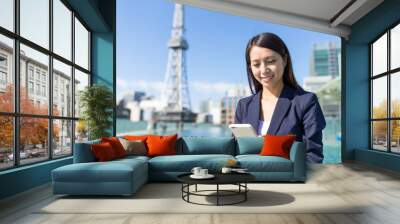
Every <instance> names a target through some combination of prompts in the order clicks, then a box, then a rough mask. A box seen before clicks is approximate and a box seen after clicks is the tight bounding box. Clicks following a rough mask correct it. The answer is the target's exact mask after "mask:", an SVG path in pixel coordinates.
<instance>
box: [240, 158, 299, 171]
mask: <svg viewBox="0 0 400 224" xmlns="http://www.w3.org/2000/svg"><path fill="white" fill-rule="evenodd" d="M236 159H237V160H238V161H239V165H240V167H242V168H247V169H248V171H249V172H292V171H293V163H292V161H290V160H288V159H285V158H283V157H279V156H260V155H238V156H236Z"/></svg>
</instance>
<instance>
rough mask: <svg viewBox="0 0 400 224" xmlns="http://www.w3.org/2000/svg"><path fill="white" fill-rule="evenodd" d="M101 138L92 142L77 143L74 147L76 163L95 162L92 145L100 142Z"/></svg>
mask: <svg viewBox="0 0 400 224" xmlns="http://www.w3.org/2000/svg"><path fill="white" fill-rule="evenodd" d="M98 143H100V140H94V141H90V142H83V143H75V147H74V148H75V149H74V163H87V162H94V161H96V158H95V157H94V155H93V153H92V150H91V148H90V145H92V144H98Z"/></svg>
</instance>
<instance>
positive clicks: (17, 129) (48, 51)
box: [0, 0, 92, 172]
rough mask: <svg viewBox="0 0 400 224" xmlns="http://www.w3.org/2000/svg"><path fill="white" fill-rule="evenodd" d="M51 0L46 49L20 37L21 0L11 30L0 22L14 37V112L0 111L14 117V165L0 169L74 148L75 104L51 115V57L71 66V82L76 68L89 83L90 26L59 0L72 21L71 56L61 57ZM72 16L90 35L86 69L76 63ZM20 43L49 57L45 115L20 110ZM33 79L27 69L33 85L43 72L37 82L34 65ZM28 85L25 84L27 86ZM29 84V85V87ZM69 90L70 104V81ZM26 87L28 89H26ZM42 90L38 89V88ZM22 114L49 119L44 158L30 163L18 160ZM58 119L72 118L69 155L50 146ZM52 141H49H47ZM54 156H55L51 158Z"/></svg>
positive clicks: (16, 4) (16, 3) (0, 30)
mask: <svg viewBox="0 0 400 224" xmlns="http://www.w3.org/2000/svg"><path fill="white" fill-rule="evenodd" d="M53 1H54V0H48V2H49V12H48V13H49V47H48V49H46V48H45V47H42V46H41V45H39V44H36V43H34V42H32V41H30V40H29V39H26V38H24V37H22V36H21V35H20V16H21V15H20V0H14V1H13V10H14V15H13V16H14V18H13V20H14V24H13V25H14V30H13V31H10V30H8V29H6V28H4V27H1V26H0V35H2V36H4V37H7V38H10V39H12V41H13V45H14V46H13V60H12V61H13V64H12V66H13V67H12V70H11V71H12V73H11V75H13V78H14V93H13V94H14V111H13V112H1V111H0V116H4V117H7V116H10V117H12V119H13V131H14V133H13V153H14V161H13V166H10V167H5V168H0V172H2V171H5V170H10V169H16V168H19V167H23V166H30V165H33V164H38V163H43V162H46V161H49V160H53V159H61V158H65V157H70V156H73V152H74V143H75V123H76V121H78V120H79V117H75V108H74V107H72V108H71V110H72V111H71V114H70V116H61V115H60V116H55V115H53V111H52V110H53V96H54V95H53V75H54V74H53V59H56V60H58V61H59V62H62V63H64V64H66V65H68V66H71V83H72V84H73V83H74V82H75V81H74V80H75V69H77V70H79V71H81V72H83V73H85V74H87V75H88V76H89V83H88V86H91V85H92V71H91V70H92V69H91V65H92V61H91V49H92V45H91V37H92V30H91V29H90V28H89V27H88V25H87V24H86V23H85V22H84V20H83V19H82V18H81V17H80V16H79V14H78V13H77V12H76V11H75V10H73V9H72V7H71V6H70V5H69V4H68V3H67V2H66V1H65V0H59V1H60V2H61V3H62V4H63V5H64V6H65V7H66V8H67V9H68V10H70V11H71V18H70V23H71V29H72V30H71V33H70V35H71V40H70V41H71V49H70V50H71V58H70V59H67V58H64V57H63V56H61V55H59V54H57V53H55V52H54V51H53V50H54V49H53V47H54V46H53V41H54V39H53V32H54V29H53V24H54V17H53V15H54V14H53V10H54V9H53ZM75 18H76V19H77V20H79V22H80V23H81V24H82V25H83V26H84V28H85V29H86V30H87V31H88V34H89V37H88V48H89V49H88V57H89V59H88V62H89V65H88V69H85V68H83V67H81V66H79V65H78V64H76V63H75V55H74V54H75V25H74V23H75ZM21 44H23V45H25V46H27V47H30V48H32V49H33V50H36V51H38V52H40V53H43V54H45V55H47V56H48V59H49V63H48V71H47V72H48V76H47V78H48V80H46V81H47V83H48V84H47V85H46V87H45V90H46V91H47V92H48V93H46V91H45V94H46V96H47V97H48V108H49V110H48V112H47V114H46V115H39V114H26V113H24V114H23V113H21V112H20V108H19V107H20V84H21V83H20V69H21V68H20V59H21V57H20V45H21ZM30 68H31V67H30V65H29V64H27V71H29V72H30V70H29V69H30ZM33 69H34V70H32V71H33V79H31V77H30V73H29V72H27V74H25V75H26V78H27V79H26V81H27V82H28V81H29V80H31V81H33V83H34V84H33V85H34V86H35V84H36V83H42V79H41V75H42V72H40V73H39V80H37V81H38V82H36V69H35V68H33ZM27 87H28V86H27ZM40 87H42V85H40ZM28 88H29V87H28ZM71 88H72V89H71V93H72V96H73V97H72V99H71V101H72V102H71V104H72V105H74V103H75V97H74V96H75V88H74V85H72V87H71ZM27 91H29V90H28V89H27ZM35 91H36V89H34V92H35ZM40 93H41V92H40ZM38 96H42V94H39V95H38ZM21 118H45V119H47V122H48V136H47V142H48V143H49V144H48V145H47V150H48V155H47V158H46V157H44V158H43V160H40V161H38V162H32V163H26V164H25V163H24V164H21V161H20V149H19V148H20V144H19V141H20V139H19V138H20V119H21ZM57 120H65V121H71V128H72V130H71V131H72V132H71V153H70V154H68V155H62V156H54V155H53V152H54V147H53V144H52V142H53V137H52V135H53V133H52V132H53V122H54V121H57ZM50 143H51V144H50ZM54 157H55V158H54Z"/></svg>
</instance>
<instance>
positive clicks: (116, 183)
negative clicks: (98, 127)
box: [52, 159, 148, 195]
mask: <svg viewBox="0 0 400 224" xmlns="http://www.w3.org/2000/svg"><path fill="white" fill-rule="evenodd" d="M52 177H53V193H54V194H70V195H96V194H102V195H130V194H133V193H135V192H136V191H137V190H138V189H139V188H140V186H142V185H143V184H144V183H146V182H147V180H148V164H147V162H146V161H145V160H141V159H130V160H127V159H126V160H115V161H108V162H90V163H74V164H70V165H66V166H62V167H59V168H57V169H54V170H53V171H52ZM71 186H80V187H71Z"/></svg>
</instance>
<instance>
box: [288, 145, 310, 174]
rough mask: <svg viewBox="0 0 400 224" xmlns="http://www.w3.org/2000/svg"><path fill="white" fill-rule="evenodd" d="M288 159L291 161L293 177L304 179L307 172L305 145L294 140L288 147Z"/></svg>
mask: <svg viewBox="0 0 400 224" xmlns="http://www.w3.org/2000/svg"><path fill="white" fill-rule="evenodd" d="M290 160H291V161H292V162H293V179H294V180H296V181H305V180H306V174H307V162H306V161H307V160H306V146H305V144H304V143H303V142H296V141H295V142H294V143H293V145H292V148H290Z"/></svg>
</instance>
